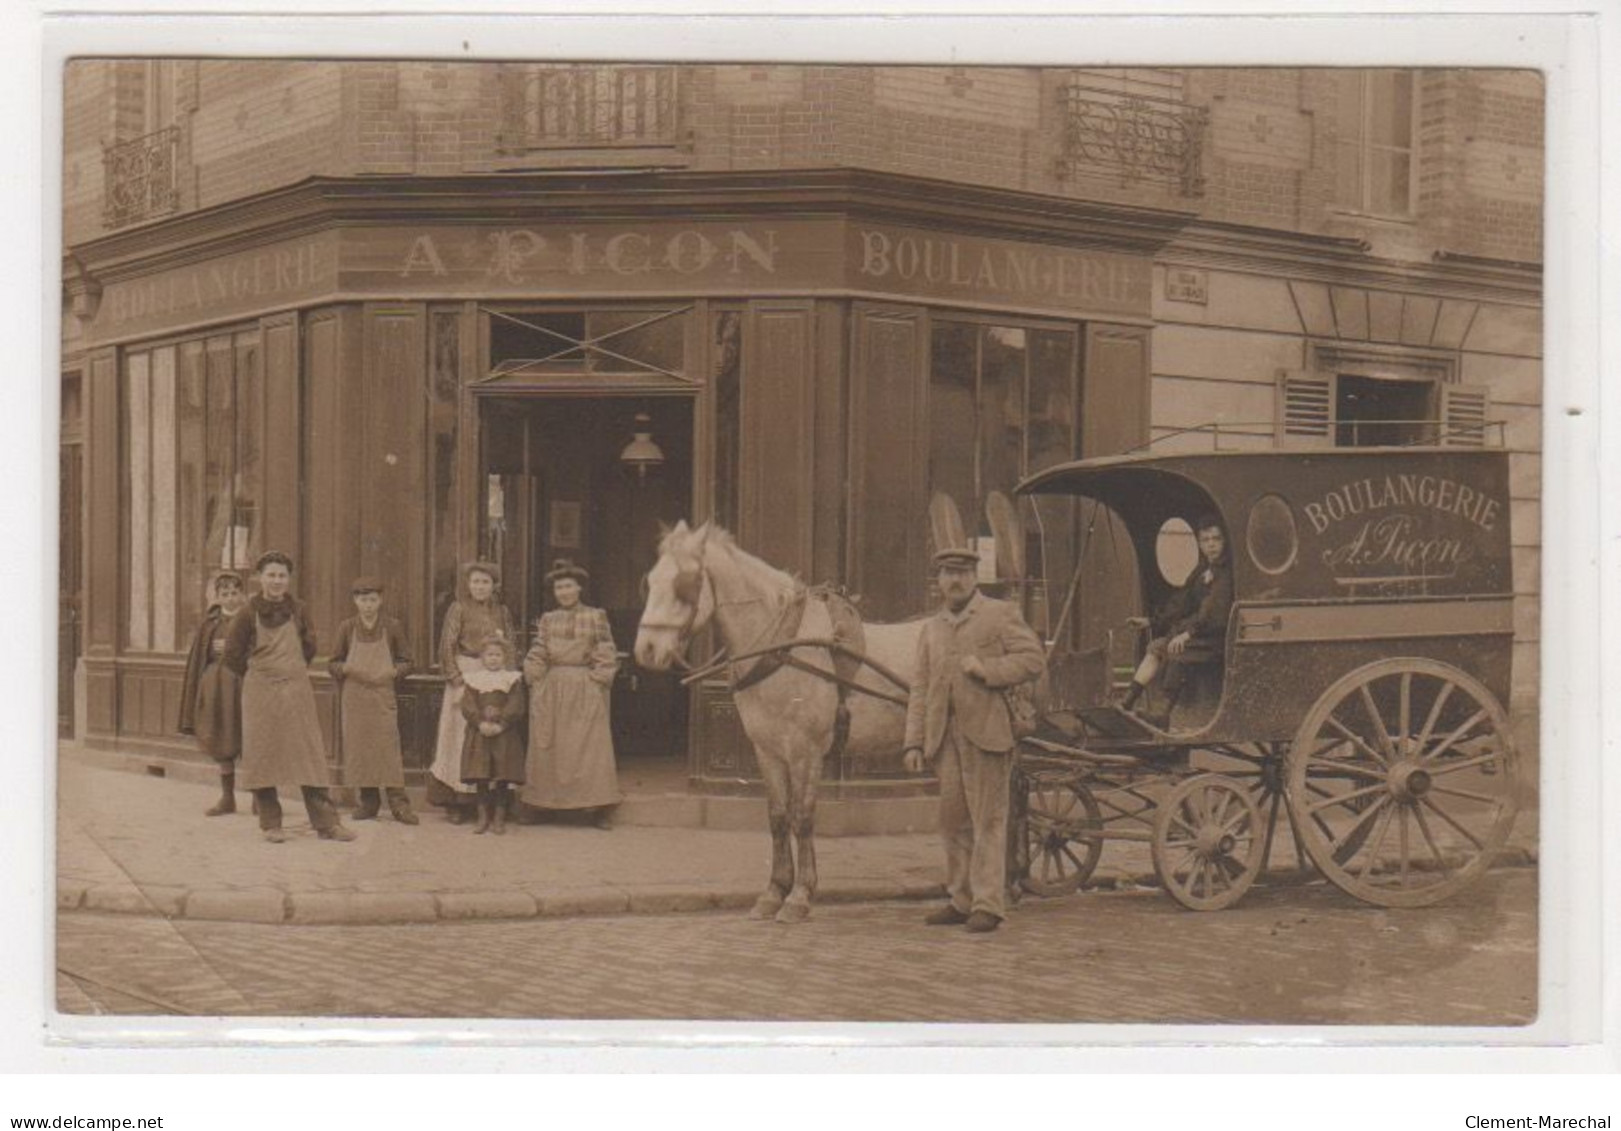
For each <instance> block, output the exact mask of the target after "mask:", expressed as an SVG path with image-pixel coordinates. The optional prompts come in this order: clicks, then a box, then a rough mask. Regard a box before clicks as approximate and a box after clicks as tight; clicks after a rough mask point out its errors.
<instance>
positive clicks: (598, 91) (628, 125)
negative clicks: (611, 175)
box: [499, 66, 681, 153]
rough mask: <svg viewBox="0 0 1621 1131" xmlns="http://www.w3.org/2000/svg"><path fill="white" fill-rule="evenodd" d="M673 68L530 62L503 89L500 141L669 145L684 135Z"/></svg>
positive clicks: (516, 145)
mask: <svg viewBox="0 0 1621 1131" xmlns="http://www.w3.org/2000/svg"><path fill="white" fill-rule="evenodd" d="M676 72H677V68H675V67H627V66H601V67H589V66H587V67H552V66H532V67H525V68H523V69H522V70H521V71H518V72H517V73H514V74H511V75H510V76H509V77H508V79H507V81H506V83H505V84H504V88H503V91H502V128H501V137H500V142H499V145H500V148H501V150H502V152H505V153H522V152H527V151H531V150H537V149H641V148H670V147H673V146H676V145H679V144H680V142H681V132H680V103H679V100H678V98H677V82H676Z"/></svg>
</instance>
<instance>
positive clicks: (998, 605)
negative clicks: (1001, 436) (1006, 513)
mask: <svg viewBox="0 0 1621 1131" xmlns="http://www.w3.org/2000/svg"><path fill="white" fill-rule="evenodd" d="M934 566H935V579H936V581H937V583H938V585H939V588H940V594H941V596H942V597H943V598H944V606H943V607H942V608H941V609H940V611H939V612H938V613H937V614H935V615H934V616H933V617H931V618H929V620H928V621H927V622H926V623H925V624H924V627H923V634H922V636H920V637H919V638H918V646H917V671H916V674H915V675H914V676H913V679H912V688H911V695H910V699H909V701H908V705H907V710H906V741H905V751H906V753H905V763H904V764H905V766H906V769H907V770H908V771H909V772H911V773H922V772H923V767H924V764H925V763H926V762H929V763H933V764H934V766H935V771H936V773H937V774H938V775H939V778H940V834H941V836H942V837H943V838H944V840H945V849H946V891H947V893H948V894H949V895H950V897H951V902H950V903H949V904H947V905H946V906H945V907H942V908H940V909H939V910H938V911H934V912H931V913H930V914H929V915H928V917H927V918H926V919H925V920H924V922H926V923H928V924H929V925H931V926H940V927H946V926H956V925H959V924H962V925H966V927H967V929H968V930H970V931H973V932H975V933H983V932H988V931H994V930H996V928H997V927H998V926H1000V925H1001V922H1002V920H1003V919H1005V918H1006V917H1007V904H1006V900H1007V892H1006V886H1007V874H1006V872H1007V862H1006V858H1007V836H1008V828H1007V822H1008V784H1009V778H1010V775H1011V763H1012V749H1013V743H1014V735H1013V723H1012V716H1011V708H1010V706H1009V704H1008V701H1007V694H1008V691H1009V690H1010V689H1012V688H1014V687H1017V686H1018V685H1019V684H1021V683H1025V682H1027V681H1030V680H1034V679H1037V678H1038V677H1039V676H1040V675H1041V671H1042V668H1043V667H1044V666H1045V663H1046V657H1045V653H1044V652H1043V650H1042V647H1041V640H1040V639H1039V638H1038V637H1037V636H1036V634H1035V632H1034V631H1033V630H1032V629H1031V628H1030V626H1029V625H1027V624H1025V623H1024V619H1023V618H1022V617H1021V616H1020V615H1019V610H1018V607H1017V606H1015V605H1014V604H1012V603H1011V602H1009V601H999V600H995V599H993V598H990V597H987V596H985V595H984V594H983V593H981V592H979V583H978V566H979V558H978V555H976V554H975V553H974V551H972V550H966V549H957V548H947V549H943V550H941V551H939V552H938V553H936V554H935V555H934Z"/></svg>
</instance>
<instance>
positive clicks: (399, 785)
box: [329, 577, 417, 825]
mask: <svg viewBox="0 0 1621 1131" xmlns="http://www.w3.org/2000/svg"><path fill="white" fill-rule="evenodd" d="M349 593H350V595H351V596H352V597H353V598H354V602H355V612H356V614H357V615H355V616H352V617H350V618H349V619H348V620H346V621H344V622H343V623H342V624H340V625H338V642H337V644H335V645H334V646H333V648H332V664H331V668H330V669H329V670H330V671H331V673H332V678H333V679H334V680H335V681H336V682H337V684H338V688H339V695H340V707H339V710H338V715H339V719H340V722H339V727H338V732H339V734H340V735H341V736H342V739H343V747H342V749H343V780H344V782H345V783H346V784H347V785H351V786H354V787H355V788H356V789H358V790H359V791H360V800H359V803H358V804H357V805H356V806H355V820H357V821H371V820H375V819H376V817H377V813H378V810H379V809H381V808H382V796H381V795H382V794H383V793H384V792H386V793H387V794H388V811H389V812H390V813H392V814H394V819H395V820H396V821H398V822H400V824H402V825H414V824H416V823H417V815H416V814H415V813H413V812H411V802H410V800H409V799H408V798H407V797H406V796H405V762H404V760H403V759H402V758H401V756H400V714H399V704H398V703H397V702H396V700H395V685H396V683H397V682H398V681H399V680H402V679H404V678H405V677H406V676H407V675H409V674H410V672H411V660H410V656H411V649H410V645H408V644H407V643H406V640H405V628H404V626H402V625H401V624H400V622H399V621H398V620H396V619H394V618H393V617H386V616H384V615H383V585H382V583H381V582H380V581H378V580H376V579H375V578H371V577H359V578H356V579H355V583H354V584H353V585H351V586H350V587H349Z"/></svg>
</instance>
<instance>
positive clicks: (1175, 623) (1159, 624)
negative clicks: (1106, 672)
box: [1121, 514, 1233, 730]
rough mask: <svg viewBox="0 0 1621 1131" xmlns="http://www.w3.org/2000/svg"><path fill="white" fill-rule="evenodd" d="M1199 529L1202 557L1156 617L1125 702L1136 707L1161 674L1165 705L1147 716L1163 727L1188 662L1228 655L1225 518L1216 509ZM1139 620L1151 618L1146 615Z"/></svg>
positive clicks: (1202, 520) (1229, 591) (1229, 581)
mask: <svg viewBox="0 0 1621 1131" xmlns="http://www.w3.org/2000/svg"><path fill="white" fill-rule="evenodd" d="M1193 529H1194V533H1195V534H1196V535H1197V537H1198V540H1199V563H1198V565H1196V566H1194V569H1193V572H1192V573H1190V574H1189V575H1188V579H1187V581H1185V582H1183V584H1182V587H1181V588H1180V589H1178V590H1177V591H1176V592H1175V593H1173V594H1172V595H1171V598H1170V600H1169V601H1167V602H1166V604H1165V607H1164V608H1162V609H1161V610H1160V615H1159V616H1158V617H1156V618H1154V621H1153V623H1152V627H1153V630H1154V639H1153V640H1152V641H1151V642H1150V643H1149V645H1148V653H1147V654H1146V655H1145V656H1144V657H1143V660H1142V663H1140V664H1139V665H1137V671H1136V673H1135V674H1134V675H1133V676H1132V677H1131V689H1130V690H1129V691H1127V692H1126V698H1125V700H1124V702H1122V703H1121V706H1122V707H1124V708H1125V709H1126V710H1128V711H1131V710H1133V709H1134V708H1135V707H1136V705H1137V700H1138V698H1139V697H1140V696H1141V695H1142V693H1143V692H1144V691H1145V690H1147V689H1148V686H1149V684H1151V683H1153V682H1154V680H1155V678H1158V679H1159V680H1160V689H1161V690H1162V691H1163V692H1164V698H1165V702H1164V706H1163V708H1162V709H1161V710H1160V711H1159V712H1158V713H1157V714H1147V713H1145V714H1143V715H1142V716H1141V717H1142V718H1143V720H1144V721H1145V722H1147V723H1148V724H1149V725H1150V726H1154V727H1157V728H1159V729H1160V730H1165V729H1167V728H1168V727H1169V726H1170V723H1171V712H1172V711H1173V710H1175V709H1176V704H1177V700H1178V699H1180V698H1181V697H1182V689H1183V687H1184V685H1185V684H1186V682H1187V669H1188V667H1189V666H1190V665H1193V664H1220V663H1221V662H1222V660H1223V659H1224V657H1225V651H1226V643H1227V618H1228V616H1229V615H1231V613H1232V611H1233V568H1232V564H1231V562H1230V561H1229V559H1228V556H1227V532H1226V530H1225V529H1223V527H1222V525H1221V519H1219V518H1217V517H1216V516H1215V515H1213V514H1208V515H1202V516H1200V518H1199V520H1198V521H1197V522H1196V523H1194V527H1193ZM1135 622H1136V623H1138V624H1147V623H1148V622H1146V621H1144V620H1143V619H1142V618H1136V620H1135Z"/></svg>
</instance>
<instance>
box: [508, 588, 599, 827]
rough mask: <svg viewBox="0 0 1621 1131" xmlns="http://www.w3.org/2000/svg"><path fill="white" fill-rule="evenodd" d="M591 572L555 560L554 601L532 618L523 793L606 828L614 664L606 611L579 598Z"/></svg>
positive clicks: (538, 805) (531, 801)
mask: <svg viewBox="0 0 1621 1131" xmlns="http://www.w3.org/2000/svg"><path fill="white" fill-rule="evenodd" d="M590 580H591V578H590V575H589V574H588V573H586V571H585V570H583V569H581V568H580V567H579V566H577V565H575V564H574V563H573V562H569V561H558V562H556V563H554V564H553V566H552V570H551V572H550V573H548V574H547V575H546V584H547V585H548V586H549V587H550V588H551V591H552V595H553V596H554V597H555V598H556V599H557V608H555V609H553V610H551V611H550V612H548V613H546V614H545V615H544V616H542V617H541V618H540V620H539V621H537V622H536V623H535V641H534V644H533V645H532V646H531V647H530V649H529V654H528V655H527V656H525V657H524V661H523V674H524V678H525V679H527V680H528V681H529V756H528V765H527V768H526V778H527V781H526V783H525V785H524V787H523V792H522V794H521V795H520V797H521V799H522V800H523V801H524V803H525V804H528V805H531V806H534V807H535V808H537V809H572V810H588V811H591V812H592V815H593V818H594V820H595V823H596V825H597V827H598V828H604V829H605V828H608V827H609V825H610V823H611V822H610V811H611V810H612V809H613V807H614V806H615V805H617V804H619V802H620V800H621V798H622V795H621V794H620V792H619V776H618V774H617V773H616V771H615V770H614V747H613V734H612V732H611V731H610V730H609V727H608V689H609V688H610V687H612V685H613V680H614V674H615V673H616V672H617V671H618V670H619V652H618V649H616V648H615V647H614V640H613V633H612V632H611V631H609V628H608V616H607V614H606V613H604V612H603V611H602V610H601V609H595V608H592V607H591V606H589V605H586V604H584V603H583V602H582V601H581V600H580V596H581V594H582V592H583V591H584V588H585V585H586V583H587V582H589V581H590Z"/></svg>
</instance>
